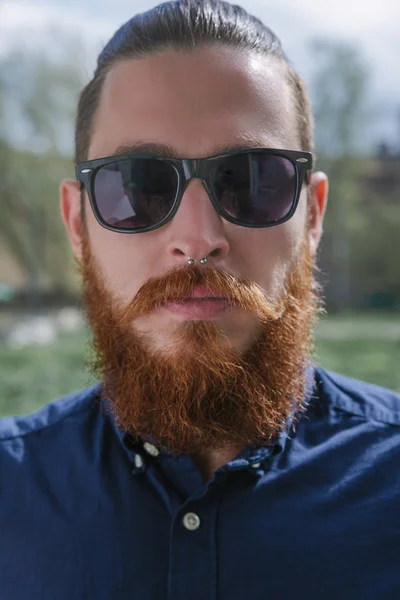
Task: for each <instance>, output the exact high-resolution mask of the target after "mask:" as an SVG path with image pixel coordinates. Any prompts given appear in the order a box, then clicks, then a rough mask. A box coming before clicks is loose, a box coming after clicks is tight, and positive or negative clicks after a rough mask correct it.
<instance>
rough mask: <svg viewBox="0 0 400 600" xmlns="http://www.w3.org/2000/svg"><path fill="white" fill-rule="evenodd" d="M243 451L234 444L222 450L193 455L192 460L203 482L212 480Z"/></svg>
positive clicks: (239, 446) (241, 447)
mask: <svg viewBox="0 0 400 600" xmlns="http://www.w3.org/2000/svg"><path fill="white" fill-rule="evenodd" d="M241 450H243V446H242V445H238V444H232V445H229V446H226V447H225V448H222V449H220V450H207V451H205V452H201V453H199V454H192V455H191V458H192V460H193V462H194V464H195V465H196V467H197V468H198V469H199V471H200V473H201V476H202V478H203V482H204V483H207V482H208V481H210V479H212V477H213V475H214V473H215V471H216V470H217V469H219V467H222V466H223V465H225V464H226V463H228V462H230V461H231V460H233V459H234V458H235V456H237V455H238V454H239V452H241Z"/></svg>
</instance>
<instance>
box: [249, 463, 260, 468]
mask: <svg viewBox="0 0 400 600" xmlns="http://www.w3.org/2000/svg"><path fill="white" fill-rule="evenodd" d="M251 466H252V468H253V469H258V467H261V463H254V464H252V465H251Z"/></svg>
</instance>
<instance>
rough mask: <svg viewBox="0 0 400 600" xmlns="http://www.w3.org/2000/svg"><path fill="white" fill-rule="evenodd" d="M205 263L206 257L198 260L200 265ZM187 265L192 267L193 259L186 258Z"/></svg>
mask: <svg viewBox="0 0 400 600" xmlns="http://www.w3.org/2000/svg"><path fill="white" fill-rule="evenodd" d="M206 262H207V259H206V257H204V258H201V259H200V264H201V265H205V264H206ZM188 265H194V258H188Z"/></svg>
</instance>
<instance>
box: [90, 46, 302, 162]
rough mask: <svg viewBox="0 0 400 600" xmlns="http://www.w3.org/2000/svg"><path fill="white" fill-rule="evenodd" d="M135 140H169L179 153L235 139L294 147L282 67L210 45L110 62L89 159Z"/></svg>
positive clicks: (208, 150)
mask: <svg viewBox="0 0 400 600" xmlns="http://www.w3.org/2000/svg"><path fill="white" fill-rule="evenodd" d="M138 140H140V141H144V142H155V143H159V144H168V145H170V146H172V147H173V148H174V149H175V151H176V154H177V155H178V156H182V157H201V156H209V155H212V154H214V153H215V151H216V149H217V148H220V147H221V146H229V144H232V145H236V146H237V145H238V143H239V144H240V143H241V142H243V146H267V147H268V146H269V147H276V148H287V149H300V140H299V136H298V125H297V119H296V113H295V104H294V100H293V94H292V90H291V88H290V86H289V84H288V82H287V80H286V77H285V71H284V66H283V65H282V64H281V63H280V62H278V61H277V60H276V59H271V58H267V57H262V56H260V55H256V54H254V53H249V52H243V51H239V50H236V49H230V48H220V47H216V46H214V47H209V48H202V49H200V50H196V51H195V52H192V53H188V52H179V51H175V50H165V51H163V52H161V53H159V54H157V55H152V56H149V57H146V58H141V59H128V60H124V61H120V62H118V63H116V64H115V65H114V66H113V67H112V68H111V69H110V71H109V73H108V74H107V76H106V78H105V82H104V86H103V89H102V93H101V97H100V102H99V106H98V109H97V113H96V117H95V122H94V128H93V135H92V139H91V144H90V148H89V158H95V157H99V156H107V155H110V154H113V153H114V152H115V150H116V149H117V148H118V147H121V146H124V145H129V144H132V143H134V142H136V141H138Z"/></svg>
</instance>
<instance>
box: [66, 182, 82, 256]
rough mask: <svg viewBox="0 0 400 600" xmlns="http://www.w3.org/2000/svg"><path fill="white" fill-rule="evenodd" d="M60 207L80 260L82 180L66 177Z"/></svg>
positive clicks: (70, 238)
mask: <svg viewBox="0 0 400 600" xmlns="http://www.w3.org/2000/svg"><path fill="white" fill-rule="evenodd" d="M60 209H61V216H62V219H63V221H64V225H65V229H66V230H67V234H68V237H69V241H70V242H71V246H72V250H73V252H74V254H75V256H76V258H77V259H78V260H81V258H82V233H83V227H84V224H83V223H82V217H81V191H80V182H79V181H75V180H73V179H64V180H63V181H62V182H61V185H60Z"/></svg>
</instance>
